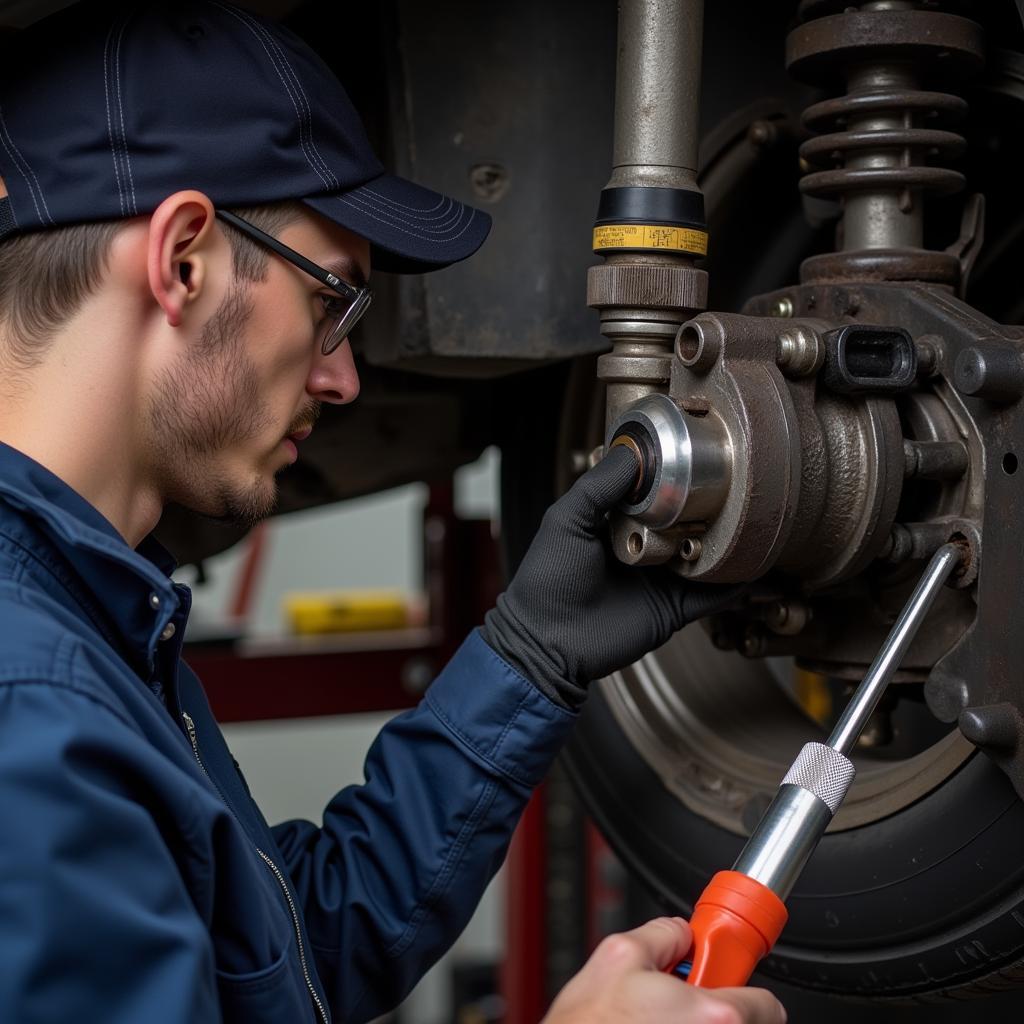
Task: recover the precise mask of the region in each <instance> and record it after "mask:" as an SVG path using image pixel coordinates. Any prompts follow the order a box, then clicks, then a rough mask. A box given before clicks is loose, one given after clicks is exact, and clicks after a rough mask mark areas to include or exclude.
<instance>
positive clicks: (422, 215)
mask: <svg viewBox="0 0 1024 1024" xmlns="http://www.w3.org/2000/svg"><path fill="white" fill-rule="evenodd" d="M352 191H353V192H359V193H361V194H362V193H368V194H369V195H371V196H375V197H376V198H377V199H378V200H379V201H380V202H382V203H386V204H387V205H388V206H394V207H395V208H396V209H399V210H407V211H408V212H409V213H411V214H413V215H414V216H415V217H416V218H417V219H418V220H440V219H441V218H442V217H447V216H448V211H447V210H444V211H443V212H441V213H438V214H437V216H436V217H428V216H427V214H430V213H434V211H435V210H440V209H441V207H442V206H444V204H445V203H446V202H448V203H454V202H458V201H457V200H455V199H452V197H451V196H444V195H443V196H441V198H440V200H439V201H438V202H437V203H435V204H434V205H433V206H431V207H430V209H429V210H421V209H420V208H419V207H416V206H407V205H406V204H405V203H400V202H398V200H397V199H389V198H388V197H387V196H382V195H381V194H380V193H379V192H374V191H373V189H372V188H367V187H366V186H365V185H360V186H359V187H358V188H355V189H352ZM458 205H459V206H462V205H463V204H462V203H459V204H458Z"/></svg>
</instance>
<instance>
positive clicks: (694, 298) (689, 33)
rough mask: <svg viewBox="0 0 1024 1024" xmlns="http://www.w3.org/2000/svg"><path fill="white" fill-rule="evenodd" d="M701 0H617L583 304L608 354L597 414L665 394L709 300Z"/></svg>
mask: <svg viewBox="0 0 1024 1024" xmlns="http://www.w3.org/2000/svg"><path fill="white" fill-rule="evenodd" d="M703 24H704V0H620V3H619V24H618V66H617V72H616V87H615V142H614V154H613V164H614V166H613V169H612V176H611V178H610V179H609V181H608V184H607V185H606V186H605V188H604V189H603V190H602V192H601V200H600V203H599V205H598V212H597V220H596V223H595V225H594V236H593V246H594V252H595V253H596V254H597V255H599V256H601V257H602V258H603V259H604V263H603V264H601V265H599V266H595V267H591V268H590V272H589V273H588V275H587V304H588V305H589V306H591V307H593V308H595V309H599V310H600V311H601V333H602V334H604V335H605V337H606V338H608V340H609V341H610V342H611V344H612V351H611V352H608V353H606V354H605V355H603V356H602V357H601V359H600V360H599V362H598V368H597V373H598V377H599V378H600V379H601V380H602V381H604V382H605V383H606V384H607V410H606V414H607V418H608V420H609V421H611V420H612V419H614V418H615V417H616V416H617V415H618V414H619V412H620V411H621V410H622V409H623V408H625V407H626V406H628V405H629V404H630V403H632V402H635V401H637V400H638V399H640V398H643V397H644V396H646V395H649V394H652V393H657V392H664V391H665V390H667V388H668V381H669V377H670V374H671V365H672V346H673V343H674V340H675V336H676V332H677V331H678V329H679V327H680V325H681V324H683V323H684V322H685V321H687V320H689V319H690V317H691V316H693V314H694V313H695V312H698V311H699V310H701V309H704V308H705V306H706V304H707V288H708V285H707V273H706V272H705V271H704V270H702V269H700V268H699V267H697V266H695V261H696V260H697V259H698V258H700V257H701V256H703V255H704V254H705V252H706V251H707V237H708V236H707V229H706V225H705V223H704V195H703V193H702V192H701V190H700V188H699V186H698V185H697V112H698V105H699V100H700V67H701V43H702V38H703Z"/></svg>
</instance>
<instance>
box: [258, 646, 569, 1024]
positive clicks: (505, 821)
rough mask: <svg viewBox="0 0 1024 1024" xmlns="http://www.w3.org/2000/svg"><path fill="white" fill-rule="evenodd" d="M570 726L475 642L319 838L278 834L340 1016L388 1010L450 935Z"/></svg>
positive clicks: (397, 728) (330, 811)
mask: <svg viewBox="0 0 1024 1024" xmlns="http://www.w3.org/2000/svg"><path fill="white" fill-rule="evenodd" d="M574 719H575V715H574V714H572V713H571V712H569V711H566V710H565V709H563V708H560V707H557V706H556V705H555V704H553V703H552V702H551V701H549V700H548V699H547V697H545V696H544V695H543V694H542V693H541V692H540V691H539V690H538V689H537V688H536V687H535V686H534V685H533V684H532V683H530V682H528V681H527V680H526V679H524V678H523V677H522V676H520V675H519V674H518V673H517V672H516V671H514V670H513V669H512V668H511V667H510V666H508V665H507V664H506V663H505V662H504V661H502V660H501V659H500V658H499V657H498V656H497V655H496V654H495V653H494V652H493V651H492V650H491V648H490V647H489V646H488V645H487V644H486V643H485V642H484V641H483V639H482V638H481V637H480V636H479V634H478V633H476V632H474V633H473V634H471V636H470V637H469V638H468V639H467V640H466V642H465V643H464V644H463V645H462V647H461V648H460V650H459V651H458V653H457V654H456V655H455V657H454V658H453V659H452V660H451V661H450V662H449V664H448V665H447V666H446V668H445V669H444V671H443V672H442V673H441V674H440V676H438V678H437V679H436V680H435V681H434V683H433V684H432V685H431V687H430V689H429V690H428V691H427V694H426V696H425V698H424V700H423V701H422V702H421V703H420V705H419V706H418V707H417V708H416V709H414V710H412V711H409V712H407V713H405V714H403V715H400V716H398V717H397V718H395V719H393V720H392V721H391V722H390V723H389V724H388V725H387V726H385V728H384V729H383V730H382V731H381V733H380V734H379V736H378V737H377V739H376V740H375V742H374V744H373V746H372V748H371V749H370V752H369V754H368V755H367V759H366V765H365V777H366V781H365V783H364V784H363V785H361V786H351V787H349V788H347V789H344V790H342V791H341V792H340V793H338V794H337V796H335V797H334V799H333V800H332V801H331V802H330V803H329V804H328V806H327V808H326V810H325V812H324V822H323V827H322V828H319V829H318V828H316V827H315V826H314V825H312V824H310V823H308V822H302V821H290V822H285V823H284V824H282V825H279V826H277V827H276V828H275V829H274V836H275V839H276V841H277V844H278V846H279V848H280V850H281V852H282V854H283V855H284V858H285V861H286V862H287V864H288V868H289V870H290V873H291V878H292V880H293V883H294V886H295V889H296V891H297V893H298V895H299V899H300V900H301V902H302V905H303V909H304V911H305V919H306V925H307V929H308V934H309V939H310V945H311V946H312V947H313V950H314V953H315V956H316V963H317V969H318V971H319V974H320V978H321V980H322V981H323V983H324V986H325V988H326V990H327V994H328V999H329V1001H330V1002H331V1004H332V1008H333V1010H334V1012H335V1015H336V1016H337V1017H338V1018H340V1019H342V1020H345V1021H364V1020H369V1019H372V1018H373V1017H376V1016H377V1015H379V1014H381V1013H383V1012H385V1011H386V1010H388V1009H390V1008H391V1007H393V1006H394V1005H395V1004H397V1003H398V1002H399V1001H400V1000H401V999H402V998H403V997H404V996H405V995H406V993H408V992H409V990H410V989H411V988H412V987H413V985H414V984H415V983H416V982H417V981H418V980H419V978H420V977H421V976H422V974H423V973H424V972H425V971H426V970H427V968H428V967H430V966H431V965H432V964H433V963H434V962H435V961H436V960H437V958H438V957H439V956H440V955H441V954H442V953H443V952H444V951H445V950H446V949H447V948H448V947H449V946H450V945H451V943H452V942H453V941H454V940H455V939H456V938H457V937H458V935H459V933H460V932H461V931H462V929H463V928H464V927H465V925H466V922H467V921H468V920H469V917H470V915H471V914H472V912H473V910H474V908H475V907H476V905H477V903H478V902H479V899H480V897H481V895H482V894H483V891H484V889H485V888H486V886H487V883H488V882H489V881H490V879H491V878H492V876H493V875H494V873H495V871H497V869H498V867H499V866H500V864H501V862H502V860H503V859H504V857H505V852H506V849H507V847H508V843H509V840H510V838H511V835H512V832H513V830H514V828H515V826H516V823H517V821H518V820H519V816H520V814H521V812H522V810H523V808H524V806H525V804H526V801H527V800H528V799H529V796H530V792H531V790H532V788H533V787H534V786H535V785H537V783H538V782H539V781H540V780H541V778H542V777H543V775H544V773H545V772H546V770H547V768H548V766H549V764H550V762H551V760H552V759H553V757H554V756H555V754H556V753H557V751H558V749H559V748H560V747H561V744H562V741H563V740H564V738H565V736H566V735H567V733H568V731H569V729H570V727H571V725H572V722H573V721H574Z"/></svg>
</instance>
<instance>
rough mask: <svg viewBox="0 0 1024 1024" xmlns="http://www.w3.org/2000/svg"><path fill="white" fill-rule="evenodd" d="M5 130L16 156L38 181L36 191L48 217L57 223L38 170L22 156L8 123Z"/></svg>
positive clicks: (33, 178) (34, 179)
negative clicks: (47, 202) (40, 182)
mask: <svg viewBox="0 0 1024 1024" xmlns="http://www.w3.org/2000/svg"><path fill="white" fill-rule="evenodd" d="M4 131H5V132H7V138H8V140H9V141H10V143H11V147H12V148H13V149H14V155H15V157H16V158H17V159H18V160H20V161H21V163H22V165H23V166H24V168H25V170H27V171H28V173H29V174H31V175H32V180H33V181H34V182H35V183H36V191H37V192H38V193H39V202H41V203H42V204H43V210H44V211H45V212H46V219H47V220H48V221H49V222H50V223H51V224H53V223H55V221H54V219H53V215H52V214H51V213H50V208H49V206H47V205H46V196H45V195H44V194H43V186H42V185H40V184H39V179H38V178H37V177H36V172H35V171H33V170H32V165H31V164H30V163H29V162H28V161H27V160H26V159H25V157H24V156H22V153H21V150H20V149H18V144H17V143H16V142H15V141H14V138H13V137H12V136H11V133H10V132H9V131H7V125H6V124H5V125H4ZM22 173H24V172H22ZM42 219H43V218H42V216H40V218H39V220H40V222H41V221H42Z"/></svg>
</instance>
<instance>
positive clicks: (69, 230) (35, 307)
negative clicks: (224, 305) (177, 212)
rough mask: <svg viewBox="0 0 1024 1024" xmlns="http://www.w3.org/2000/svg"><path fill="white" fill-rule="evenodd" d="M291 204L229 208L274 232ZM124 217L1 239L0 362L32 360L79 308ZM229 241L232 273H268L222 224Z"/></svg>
mask: <svg viewBox="0 0 1024 1024" xmlns="http://www.w3.org/2000/svg"><path fill="white" fill-rule="evenodd" d="M300 211H301V207H300V205H299V204H298V203H296V202H291V201H289V202H283V203H273V204H269V205H264V206H255V207H248V208H245V209H242V208H232V212H234V213H237V214H238V216H240V217H243V218H244V219H245V220H248V221H249V222H250V223H252V224H255V225H256V226H257V227H259V228H261V229H262V230H263V231H266V232H267V233H268V234H272V235H273V234H277V233H278V232H279V231H281V230H282V229H283V228H285V227H287V226H288V225H289V224H291V223H292V222H293V221H295V220H297V219H298V218H299V216H300ZM124 225H125V222H124V221H123V220H113V221H100V222H96V223H92V224H71V225H67V226H65V227H57V228H51V229H49V230H46V231H33V232H30V233H28V234H24V235H16V236H15V237H13V238H10V239H8V240H7V241H5V242H3V243H0V328H2V329H3V333H4V335H5V336H6V338H5V342H4V343H3V344H2V345H0V360H4V361H6V360H8V359H9V360H11V361H12V362H13V364H14V367H16V368H17V369H22V370H28V369H31V368H32V367H34V366H38V365H39V363H40V362H41V361H42V359H43V357H44V356H45V354H46V350H47V348H48V343H49V341H50V340H51V339H52V338H53V335H54V334H55V333H56V332H57V331H58V330H59V329H60V328H61V327H62V326H63V325H64V324H66V323H67V322H68V321H69V320H71V318H72V317H73V316H74V315H75V314H76V313H77V312H78V310H79V309H80V308H81V306H82V303H83V302H85V300H86V299H87V298H88V297H89V295H91V294H92V292H93V291H94V290H95V289H96V288H97V287H98V285H99V283H100V281H101V280H102V279H103V275H104V273H105V272H106V270H107V264H108V259H109V256H110V247H111V245H112V244H113V241H114V238H115V237H116V235H117V232H118V231H120V230H121V228H123V227H124ZM221 227H222V228H223V230H224V233H225V234H226V235H227V238H228V242H229V243H230V245H231V253H232V263H233V266H234V271H235V274H236V275H237V276H238V277H240V278H242V279H244V280H248V281H262V280H264V278H265V277H266V275H267V267H268V263H269V257H270V254H269V253H268V252H267V250H266V249H264V248H262V247H261V246H259V245H258V244H257V243H255V242H253V241H252V240H251V239H249V238H247V237H246V236H245V235H243V234H242V233H241V232H239V231H236V230H235V229H234V228H232V227H230V226H229V225H227V224H224V223H221Z"/></svg>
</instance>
